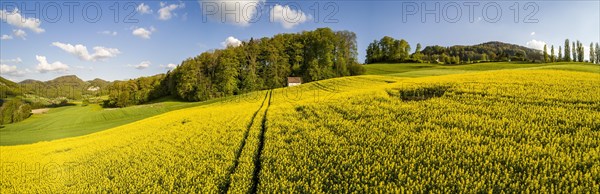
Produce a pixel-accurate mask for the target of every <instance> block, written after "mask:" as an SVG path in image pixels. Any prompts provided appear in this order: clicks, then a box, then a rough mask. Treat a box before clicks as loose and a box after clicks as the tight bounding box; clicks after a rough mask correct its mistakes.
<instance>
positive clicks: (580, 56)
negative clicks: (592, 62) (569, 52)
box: [577, 40, 585, 62]
mask: <svg viewBox="0 0 600 194" xmlns="http://www.w3.org/2000/svg"><path fill="white" fill-rule="evenodd" d="M584 53H585V50H584V49H583V43H581V42H579V40H578V41H577V60H578V61H579V62H583V61H584V57H585V54H584Z"/></svg>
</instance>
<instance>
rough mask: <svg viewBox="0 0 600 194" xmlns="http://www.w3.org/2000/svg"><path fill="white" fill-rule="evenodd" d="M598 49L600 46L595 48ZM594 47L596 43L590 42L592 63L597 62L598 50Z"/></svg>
mask: <svg viewBox="0 0 600 194" xmlns="http://www.w3.org/2000/svg"><path fill="white" fill-rule="evenodd" d="M595 49H598V48H595ZM595 49H594V43H593V42H592V43H590V63H595V62H596V50H595Z"/></svg>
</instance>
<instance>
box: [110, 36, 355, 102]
mask: <svg viewBox="0 0 600 194" xmlns="http://www.w3.org/2000/svg"><path fill="white" fill-rule="evenodd" d="M357 55H358V53H357V44H356V34H355V33H353V32H349V31H332V30H331V29H329V28H319V29H316V30H314V31H305V32H301V33H296V34H278V35H275V36H274V37H272V38H261V39H250V40H249V41H244V42H242V44H241V45H239V46H228V47H227V48H225V49H219V50H213V51H208V52H204V53H202V54H200V55H198V56H196V57H193V58H189V59H186V60H184V61H183V62H182V63H181V64H180V65H179V66H178V67H177V68H176V69H174V70H173V71H170V72H168V73H167V74H166V75H160V76H156V77H152V78H139V79H136V80H130V81H127V82H118V83H114V84H113V86H112V87H111V92H110V95H109V100H107V101H106V102H105V105H106V106H113V107H125V106H128V105H133V104H140V103H144V102H147V101H149V100H152V99H155V98H159V97H162V96H168V95H172V96H176V97H178V98H181V99H184V100H187V101H204V100H208V99H212V98H219V97H225V96H230V95H236V94H242V93H246V92H251V91H256V90H263V89H272V88H279V87H284V86H285V85H286V84H287V77H290V76H293V77H302V80H303V82H311V81H316V80H322V79H328V78H333V77H340V76H349V75H359V74H363V73H364V71H365V70H364V68H363V67H362V65H360V64H358V62H357ZM141 79H151V81H150V80H144V81H142V80H141Z"/></svg>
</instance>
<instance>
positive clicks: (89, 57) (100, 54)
mask: <svg viewBox="0 0 600 194" xmlns="http://www.w3.org/2000/svg"><path fill="white" fill-rule="evenodd" d="M52 45H54V46H56V47H58V48H60V49H62V50H64V51H67V52H68V53H70V54H72V55H75V56H77V57H79V59H81V60H85V61H98V60H104V59H107V58H112V57H116V56H117V55H118V54H120V53H121V52H120V51H119V49H116V48H106V47H101V46H96V47H94V48H93V49H94V53H93V54H90V53H89V52H88V50H87V47H86V46H84V45H81V44H76V45H71V44H65V43H61V42H53V43H52Z"/></svg>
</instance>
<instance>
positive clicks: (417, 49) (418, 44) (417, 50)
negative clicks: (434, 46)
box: [415, 43, 421, 54]
mask: <svg viewBox="0 0 600 194" xmlns="http://www.w3.org/2000/svg"><path fill="white" fill-rule="evenodd" d="M416 53H421V43H417V48H416V49H415V54H416Z"/></svg>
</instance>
